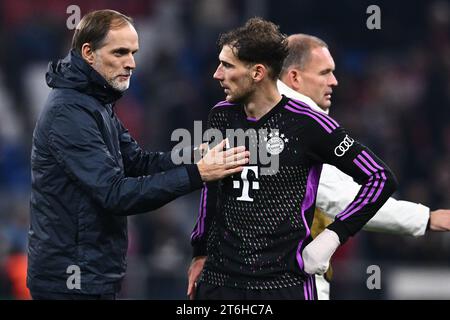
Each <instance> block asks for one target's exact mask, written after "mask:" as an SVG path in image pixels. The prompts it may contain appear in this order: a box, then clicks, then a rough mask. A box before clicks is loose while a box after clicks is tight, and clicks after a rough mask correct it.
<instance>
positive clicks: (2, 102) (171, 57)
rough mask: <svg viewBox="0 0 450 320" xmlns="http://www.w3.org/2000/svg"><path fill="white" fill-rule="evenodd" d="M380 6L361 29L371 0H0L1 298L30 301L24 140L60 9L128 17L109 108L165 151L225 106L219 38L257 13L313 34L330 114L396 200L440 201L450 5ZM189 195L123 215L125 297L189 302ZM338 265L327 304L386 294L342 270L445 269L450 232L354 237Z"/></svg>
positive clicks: (55, 41) (63, 50)
mask: <svg viewBox="0 0 450 320" xmlns="http://www.w3.org/2000/svg"><path fill="white" fill-rule="evenodd" d="M378 2H379V4H378V5H379V6H380V9H381V30H369V29H368V28H367V27H366V19H367V17H368V14H367V13H366V8H367V7H368V6H369V5H370V4H373V3H372V2H371V1H357V2H355V1H350V0H343V1H339V2H337V1H329V2H328V1H312V0H303V1H300V0H282V1H275V0H245V1H238V0H148V1H139V0H128V1H119V0H108V1H106V0H93V1H92V0H90V1H88V0H76V1H69V0H58V1H56V0H36V1H29V0H0V42H1V43H2V44H3V47H2V50H1V51H0V299H27V298H29V294H28V291H27V290H26V288H25V286H24V282H25V272H26V248H27V232H28V219H29V197H30V180H31V179H30V163H29V161H30V146H31V137H32V131H33V127H34V123H35V121H36V119H37V116H38V114H39V111H40V108H41V107H42V105H43V102H44V101H45V99H46V96H47V94H48V92H49V88H48V87H47V86H46V84H45V71H46V68H47V65H48V62H49V61H51V60H56V59H59V58H62V57H64V56H65V55H66V54H67V52H68V50H69V48H70V42H71V37H72V34H73V31H72V30H69V29H68V27H67V25H66V21H67V19H68V17H69V16H70V13H67V12H66V9H67V8H68V7H69V5H73V4H76V5H78V6H79V8H80V9H81V14H82V15H84V14H86V13H87V12H89V11H91V10H95V9H103V8H110V9H116V10H119V11H121V12H123V13H125V14H127V15H130V16H132V17H133V18H134V19H135V22H136V28H137V30H138V32H139V37H140V51H139V53H138V54H137V55H136V62H137V69H136V71H135V72H134V73H133V77H132V80H131V86H130V89H129V90H128V91H127V93H126V94H125V96H124V97H123V98H122V99H121V100H120V101H119V103H118V104H117V112H118V114H119V117H120V118H121V119H122V121H123V122H124V123H125V125H126V126H127V127H128V128H129V130H130V132H131V133H132V135H133V136H134V137H135V139H136V140H137V141H138V142H139V143H140V144H141V145H142V146H143V147H144V148H146V149H149V150H160V151H168V150H170V149H171V148H172V147H173V146H174V145H175V144H177V142H176V141H171V133H172V132H173V130H175V129H177V128H186V129H188V130H189V131H191V132H193V124H194V121H195V120H202V121H204V120H206V117H207V114H208V111H209V109H210V108H211V107H212V106H213V105H214V104H215V103H216V102H217V101H219V100H223V92H222V91H221V88H220V87H219V85H218V84H217V83H216V82H215V81H214V80H213V79H212V74H213V72H214V70H215V68H216V66H217V54H218V51H217V47H216V40H217V37H218V35H219V34H220V33H221V32H223V31H226V30H228V29H230V28H233V27H235V26H237V25H240V24H242V23H244V22H245V20H246V19H247V18H249V17H252V16H262V17H264V18H267V19H269V20H272V21H274V22H275V23H277V24H279V25H280V27H281V30H282V31H283V32H284V33H287V34H291V33H299V32H302V33H309V34H313V35H316V36H319V37H320V38H322V39H324V40H325V41H326V42H327V43H328V45H329V47H330V51H331V53H332V55H333V56H334V58H335V62H336V66H337V68H336V76H337V78H338V81H339V86H338V87H337V88H336V89H335V90H334V93H333V105H332V107H331V114H332V116H333V117H334V118H335V119H337V120H338V122H340V123H341V124H343V125H344V126H345V127H346V128H348V129H349V131H350V132H352V134H353V135H354V136H356V137H358V139H359V140H361V141H362V142H363V143H364V144H366V145H368V146H370V148H371V149H373V150H374V151H375V152H376V153H377V154H379V155H380V157H381V158H383V159H384V160H385V162H386V163H387V164H388V165H389V166H390V167H391V168H392V169H393V171H394V172H395V174H396V176H397V178H398V180H399V182H400V188H399V190H398V192H397V193H396V195H395V196H396V197H397V198H401V199H405V200H411V201H414V202H419V203H422V204H424V205H427V206H429V207H431V208H432V209H437V208H449V207H450V196H449V191H450V34H449V33H450V31H449V30H450V5H449V3H448V2H447V1H441V0H436V1H419V0H418V1H396V2H395V4H394V3H392V1H390V2H388V1H385V2H386V3H385V2H383V1H378ZM198 199H199V194H197V193H194V194H191V195H189V196H185V197H183V198H180V199H178V200H176V201H174V202H173V203H171V204H169V205H167V206H165V207H164V208H162V209H160V210H158V211H156V212H154V213H150V214H142V215H137V216H133V217H131V218H130V219H129V222H130V223H129V231H130V246H129V266H128V274H127V277H126V281H125V284H124V287H123V290H122V292H121V298H132V299H184V298H185V292H186V286H187V279H186V271H187V268H188V266H189V263H190V258H191V251H190V243H189V242H190V231H191V229H192V227H193V225H194V223H195V218H196V215H197V206H198V201H199V200H198ZM335 260H336V262H337V271H338V272H339V273H340V274H341V277H340V278H341V279H339V280H337V282H336V288H335V289H336V290H335V291H334V292H333V293H332V298H338V299H339V298H342V299H345V298H373V297H375V298H389V295H388V294H387V293H386V292H385V291H383V290H380V291H379V292H378V293H377V295H374V293H373V292H370V293H369V292H367V289H365V290H366V291H364V290H362V289H361V290H355V281H359V280H360V279H357V280H353V282H352V279H350V278H346V277H350V276H351V275H350V273H351V272H348V270H349V269H350V268H351V266H356V268H358V266H361V265H364V266H365V265H369V264H378V265H381V266H386V268H389V267H390V266H392V265H414V266H419V267H425V268H426V267H429V266H434V267H436V266H437V267H443V268H447V269H450V236H449V235H447V234H434V235H429V236H427V237H424V238H417V239H416V238H412V237H405V236H396V235H386V234H369V233H361V234H360V235H358V236H357V237H355V238H354V239H352V240H350V241H349V243H347V244H346V245H345V246H343V247H342V248H341V249H340V250H339V251H338V253H337V256H336V257H335ZM364 276H365V275H364V274H362V277H364ZM337 278H339V276H338V277H337ZM364 281H365V280H364ZM364 283H365V282H364ZM447 286H449V287H450V281H449V282H448V283H447ZM352 290H353V292H354V293H355V295H353V296H351V295H349V293H348V292H352ZM447 298H449V297H447Z"/></svg>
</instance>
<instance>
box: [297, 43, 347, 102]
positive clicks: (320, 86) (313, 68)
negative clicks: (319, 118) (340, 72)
mask: <svg viewBox="0 0 450 320" xmlns="http://www.w3.org/2000/svg"><path fill="white" fill-rule="evenodd" d="M334 69H335V65H334V61H333V58H332V57H331V54H330V51H328V49H327V48H325V47H317V48H314V49H312V50H311V55H310V58H309V61H307V62H306V65H305V66H304V67H303V68H302V69H301V70H299V74H300V76H301V85H300V93H302V94H304V95H306V96H308V97H310V98H311V99H312V100H313V101H314V102H315V103H317V105H318V106H319V107H320V108H322V109H323V110H327V109H328V108H329V107H330V105H331V94H332V92H333V87H335V86H337V85H338V82H337V80H336V77H335V76H334V74H333V71H334Z"/></svg>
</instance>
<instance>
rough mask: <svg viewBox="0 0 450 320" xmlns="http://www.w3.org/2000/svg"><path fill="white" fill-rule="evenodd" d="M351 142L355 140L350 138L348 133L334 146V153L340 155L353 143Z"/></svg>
mask: <svg viewBox="0 0 450 320" xmlns="http://www.w3.org/2000/svg"><path fill="white" fill-rule="evenodd" d="M353 142H355V140H353V139H352V138H350V137H349V136H348V135H345V138H344V140H343V141H342V142H341V143H339V145H338V146H337V147H336V148H334V154H335V155H337V156H338V157H342V156H343V155H344V154H345V153H346V152H347V151H348V149H350V147H351V146H352V145H353Z"/></svg>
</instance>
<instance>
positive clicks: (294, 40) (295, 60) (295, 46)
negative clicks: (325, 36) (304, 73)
mask: <svg viewBox="0 0 450 320" xmlns="http://www.w3.org/2000/svg"><path fill="white" fill-rule="evenodd" d="M320 47H324V48H328V45H327V44H326V43H325V41H323V40H322V39H319V38H318V37H315V36H311V35H308V34H302V33H298V34H293V35H291V36H289V37H288V48H289V52H288V55H287V57H286V59H284V63H283V68H282V71H281V74H283V73H284V72H286V71H287V70H288V69H289V68H290V67H292V66H296V67H298V68H299V69H303V68H304V67H305V65H306V64H307V63H308V61H309V59H310V57H311V51H312V50H313V49H315V48H320Z"/></svg>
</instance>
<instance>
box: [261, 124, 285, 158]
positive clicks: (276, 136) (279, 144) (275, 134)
mask: <svg viewBox="0 0 450 320" xmlns="http://www.w3.org/2000/svg"><path fill="white" fill-rule="evenodd" d="M264 140H265V141H267V143H266V150H267V152H268V153H270V154H271V155H278V154H280V153H281V152H282V151H283V150H284V145H285V144H286V143H287V142H288V141H289V140H288V139H287V138H285V136H284V134H280V132H279V131H278V130H272V131H271V132H270V134H269V138H267V137H266V138H264Z"/></svg>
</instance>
